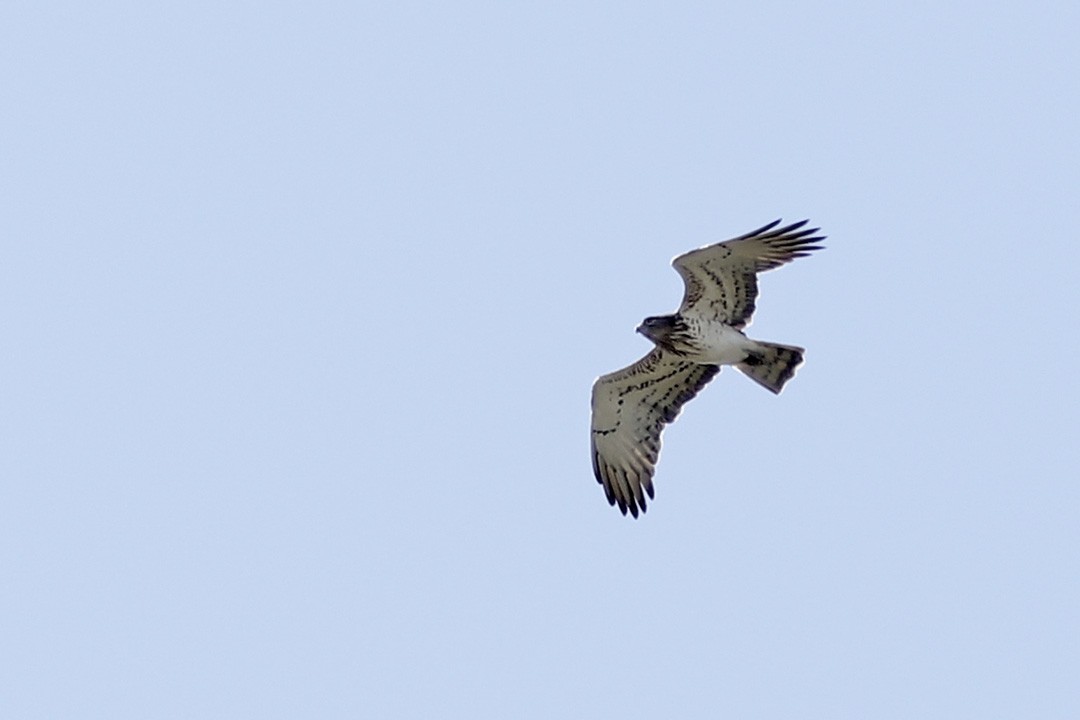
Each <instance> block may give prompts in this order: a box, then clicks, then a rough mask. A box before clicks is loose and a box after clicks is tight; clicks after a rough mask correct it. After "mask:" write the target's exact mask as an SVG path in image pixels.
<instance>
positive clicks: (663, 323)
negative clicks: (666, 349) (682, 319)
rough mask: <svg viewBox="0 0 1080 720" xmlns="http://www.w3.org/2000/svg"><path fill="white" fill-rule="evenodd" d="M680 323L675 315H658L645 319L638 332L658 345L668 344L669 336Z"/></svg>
mask: <svg viewBox="0 0 1080 720" xmlns="http://www.w3.org/2000/svg"><path fill="white" fill-rule="evenodd" d="M677 327H678V321H677V318H676V316H675V315H656V316H653V317H647V318H645V319H644V320H643V321H642V323H641V324H640V325H638V327H637V331H638V332H639V333H641V334H642V335H644V336H645V337H647V338H649V339H650V340H652V341H653V342H654V343H656V344H657V345H664V344H666V343H665V341H666V340H667V339H668V336H669V335H671V333H672V332H674V331H675V330H676V328H677Z"/></svg>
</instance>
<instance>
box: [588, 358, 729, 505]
mask: <svg viewBox="0 0 1080 720" xmlns="http://www.w3.org/2000/svg"><path fill="white" fill-rule="evenodd" d="M718 372H720V367H719V366H717V365H698V364H696V363H689V362H684V361H681V360H677V359H675V358H673V357H671V356H670V355H667V354H665V353H664V352H663V351H662V350H660V349H654V350H653V351H652V352H651V353H649V354H648V355H646V356H645V357H644V358H642V359H641V360H639V361H638V362H637V363H635V364H633V365H631V366H629V367H627V368H624V369H622V370H619V371H617V372H614V373H611V374H609V375H604V376H603V377H601V378H599V379H598V380H597V381H596V383H595V384H594V385H593V425H592V433H591V439H592V443H591V445H592V447H591V450H592V464H593V475H594V476H595V477H596V481H597V482H598V483H600V484H601V485H602V486H603V487H604V493H605V495H606V496H607V500H608V504H610V505H613V506H614V505H618V507H619V510H620V511H621V512H622V514H623V515H626V514H627V513H629V514H630V515H632V516H633V517H635V518H636V517H638V515H639V512H640V513H644V512H645V511H646V509H647V501H646V499H645V496H646V495H648V497H649V499H652V498H653V497H654V490H653V482H652V479H653V473H654V471H655V468H656V462H657V460H658V459H659V455H660V444H661V442H660V435H661V433H662V432H663V429H664V426H665V425H667V424H669V423H671V422H673V421H674V420H675V418H677V417H678V416H679V413H680V412H681V410H682V407H683V405H685V404H686V403H687V402H689V401H690V400H692V399H693V398H694V397H695V396H696V395H697V394H698V393H699V392H700V391H701V389H702V388H703V387H705V385H706V384H708V382H709V381H710V380H712V379H713V377H715V376H716V374H717V373H718ZM598 425H599V427H598Z"/></svg>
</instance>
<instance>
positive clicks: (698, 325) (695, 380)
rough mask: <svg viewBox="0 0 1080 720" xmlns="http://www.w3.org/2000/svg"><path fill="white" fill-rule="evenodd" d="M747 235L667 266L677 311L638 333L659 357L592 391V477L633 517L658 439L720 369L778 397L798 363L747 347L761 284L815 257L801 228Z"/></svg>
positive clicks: (775, 348) (786, 349) (769, 346)
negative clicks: (672, 273) (678, 294)
mask: <svg viewBox="0 0 1080 720" xmlns="http://www.w3.org/2000/svg"><path fill="white" fill-rule="evenodd" d="M779 224H780V221H779V220H777V221H776V222H774V223H771V224H769V225H766V226H765V227H763V228H760V229H759V230H755V231H753V232H751V233H747V234H746V235H742V236H740V237H737V238H734V239H732V240H728V241H726V242H722V243H717V244H715V245H710V246H707V247H704V248H700V249H698V250H693V251H691V252H688V253H686V254H684V255H680V256H679V257H677V258H675V260H673V261H672V265H673V266H674V267H675V269H676V271H678V273H679V275H681V276H682V278H683V282H684V283H685V285H686V291H685V294H684V295H683V301H682V304H681V305H680V307H679V311H678V312H677V313H675V314H673V315H660V316H655V317H648V318H645V320H644V322H642V324H641V325H640V326H639V327H638V332H640V333H641V334H642V335H644V336H645V337H647V338H649V340H651V341H652V342H653V343H654V344H655V345H656V347H654V348H653V350H652V351H651V352H650V353H649V354H648V355H646V356H645V357H643V358H642V359H641V360H639V361H638V362H636V363H634V364H633V365H630V366H629V367H626V368H623V369H622V370H619V371H616V372H613V373H610V374H608V375H604V376H602V377H600V378H598V379H597V381H596V382H595V383H594V384H593V394H592V456H593V472H594V474H595V475H596V479H597V481H598V482H599V483H601V484H602V485H603V486H604V490H605V492H606V494H607V498H608V502H609V503H611V504H612V505H615V504H618V506H619V509H620V510H621V511H622V512H623V514H626V513H627V512H628V511H629V512H630V513H631V514H632V515H634V516H635V517H637V515H638V512H639V508H640V511H642V512H643V511H644V510H645V507H646V501H645V495H646V494H647V495H648V496H649V497H650V498H652V497H653V484H652V476H653V471H654V469H655V467H656V462H657V459H658V457H659V453H660V434H661V431H662V430H663V428H664V426H665V425H666V424H668V423H670V422H672V421H673V420H674V419H675V418H676V417H677V416H678V414H679V411H680V410H681V408H682V406H683V405H684V404H685V403H686V402H688V401H689V400H690V399H691V398H693V397H694V396H695V395H696V394H697V393H698V392H699V391H700V390H701V388H703V387H704V386H705V385H706V384H707V383H708V382H709V381H710V380H711V379H712V378H713V377H714V376H715V375H716V374H717V373H718V372H719V371H720V367H721V366H723V365H733V366H735V367H736V368H737V369H738V370H740V371H741V372H742V373H743V374H745V375H746V376H747V377H749V378H750V379H751V380H753V381H754V382H756V383H758V384H759V385H761V386H762V387H764V388H766V389H767V390H769V391H771V392H773V393H779V392H780V390H781V389H783V387H784V384H785V383H787V381H788V380H790V379H791V378H792V376H793V375H794V374H795V370H796V368H797V367H798V366H799V365H800V364H801V363H802V359H803V349H802V348H799V347H794V346H791V345H780V344H777V343H768V342H761V341H758V340H752V339H750V338H748V337H747V336H746V335H745V334H744V333H743V329H744V328H745V327H746V326H747V325H748V324H749V322H750V317H751V315H752V314H753V312H754V303H755V300H756V298H757V274H758V273H760V272H764V271H766V270H771V269H773V268H776V267H779V266H780V265H783V264H784V263H787V262H790V261H791V260H793V259H795V258H797V257H802V256H804V255H806V254H807V253H809V252H810V251H812V250H817V249H819V248H820V246H819V245H815V244H814V243H815V242H817V241H820V240H823V239H824V238H823V237H820V236H815V235H814V233H815V232H817V229H816V228H815V229H802V228H803V226H804V225H805V224H806V221H805V220H804V221H802V222H800V223H795V224H794V225H789V226H787V227H784V228H780V229H778V230H773V228H775V227H776V226H777V225H779Z"/></svg>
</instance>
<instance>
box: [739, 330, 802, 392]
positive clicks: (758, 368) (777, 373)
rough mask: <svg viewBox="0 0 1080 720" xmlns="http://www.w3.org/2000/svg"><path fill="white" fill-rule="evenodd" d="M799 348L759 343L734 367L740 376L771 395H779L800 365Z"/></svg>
mask: <svg viewBox="0 0 1080 720" xmlns="http://www.w3.org/2000/svg"><path fill="white" fill-rule="evenodd" d="M804 352H806V351H805V350H803V349H802V348H801V347H794V346H792V345H777V344H776V343H766V342H759V343H758V347H757V349H756V350H754V351H753V352H751V353H750V356H749V357H747V358H746V360H743V361H742V362H741V363H739V364H738V365H736V366H735V367H737V368H738V369H739V370H740V371H742V374H743V375H745V376H746V377H748V378H750V379H751V380H753V381H754V382H756V383H757V384H758V385H760V386H761V387H763V388H765V389H766V390H768V391H770V392H772V393H779V392H780V391H781V390H783V389H784V384H785V383H786V382H787V381H788V380H790V379H791V378H792V377H794V376H795V369H796V368H797V367H799V366H800V365H802V361H803V353H804Z"/></svg>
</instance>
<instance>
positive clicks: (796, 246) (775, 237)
mask: <svg viewBox="0 0 1080 720" xmlns="http://www.w3.org/2000/svg"><path fill="white" fill-rule="evenodd" d="M806 222H807V221H806V220H803V221H802V222H797V223H795V224H793V225H788V226H786V227H782V228H778V229H775V230H774V229H773V228H775V227H776V226H777V225H779V224H780V221H779V220H777V221H775V222H771V223H769V224H768V225H766V226H765V227H763V228H759V229H757V230H754V231H753V232H749V233H747V234H745V235H741V236H739V237H737V238H733V239H731V240H727V241H725V242H722V243H717V244H715V245H709V246H708V247H703V248H699V249H697V250H691V251H690V252H688V253H686V254H684V255H680V256H679V257H677V258H675V259H674V260H672V261H671V264H672V265H673V266H674V267H675V270H676V271H678V273H679V275H681V276H682V279H683V282H684V283H685V285H686V292H685V294H684V295H683V300H682V305H680V306H679V312H680V313H681V314H683V315H693V314H698V315H704V316H706V317H709V318H715V319H717V320H720V321H721V322H723V323H725V324H727V325H732V326H734V327H736V328H739V329H742V328H744V327H746V325H747V324H748V323H749V322H750V316H751V315H753V314H754V301H755V300H756V299H757V294H758V289H757V274H758V273H760V272H764V271H766V270H772V269H773V268H778V267H780V266H781V265H783V264H784V263H789V262H791V261H792V260H794V259H795V258H798V257H803V256H805V255H808V254H809V253H810V251H811V250H820V249H821V245H816V244H815V243H817V242H820V241H821V240H824V239H825V236H823V235H815V234H814V233H816V232H817V231H818V228H803V226H804V225H806Z"/></svg>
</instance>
